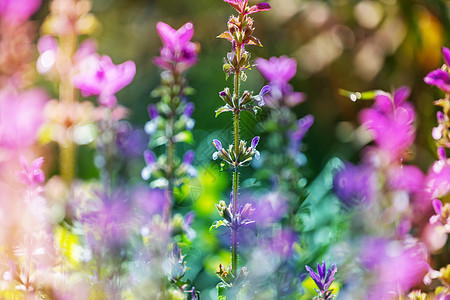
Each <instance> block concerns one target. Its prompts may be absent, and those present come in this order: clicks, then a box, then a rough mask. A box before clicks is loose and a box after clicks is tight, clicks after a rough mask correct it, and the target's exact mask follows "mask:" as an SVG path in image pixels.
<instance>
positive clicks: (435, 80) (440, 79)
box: [424, 47, 450, 93]
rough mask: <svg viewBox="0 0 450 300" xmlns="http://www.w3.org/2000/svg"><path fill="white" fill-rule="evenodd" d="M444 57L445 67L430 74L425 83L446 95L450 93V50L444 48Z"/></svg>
mask: <svg viewBox="0 0 450 300" xmlns="http://www.w3.org/2000/svg"><path fill="white" fill-rule="evenodd" d="M442 56H443V57H444V61H445V65H444V66H443V67H442V68H440V69H436V70H434V71H431V72H430V73H428V75H427V76H425V78H424V81H425V83H427V84H430V85H435V86H437V87H438V88H440V89H441V90H442V91H444V92H446V93H450V76H449V73H448V72H449V68H450V50H449V49H448V48H446V47H442Z"/></svg>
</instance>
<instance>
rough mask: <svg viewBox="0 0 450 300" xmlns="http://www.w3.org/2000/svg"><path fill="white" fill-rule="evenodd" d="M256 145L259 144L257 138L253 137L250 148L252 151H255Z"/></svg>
mask: <svg viewBox="0 0 450 300" xmlns="http://www.w3.org/2000/svg"><path fill="white" fill-rule="evenodd" d="M258 143H259V136H255V137H254V138H253V139H252V146H251V147H252V148H253V149H255V148H256V146H258Z"/></svg>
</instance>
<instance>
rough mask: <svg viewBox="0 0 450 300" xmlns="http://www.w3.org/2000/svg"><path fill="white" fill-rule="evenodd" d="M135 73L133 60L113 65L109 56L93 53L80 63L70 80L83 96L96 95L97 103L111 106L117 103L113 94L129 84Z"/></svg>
mask: <svg viewBox="0 0 450 300" xmlns="http://www.w3.org/2000/svg"><path fill="white" fill-rule="evenodd" d="M135 74H136V65H135V63H134V62H133V61H130V60H129V61H126V62H124V63H122V64H120V65H114V64H113V62H112V61H111V58H110V57H109V56H106V55H105V56H101V57H100V56H99V55H98V54H94V55H90V56H88V57H87V58H85V59H84V60H83V61H82V62H81V63H80V71H79V73H78V74H76V75H75V76H73V78H72V82H73V84H74V86H75V87H76V88H78V89H80V90H81V94H82V95H83V97H88V96H91V95H97V96H99V97H98V102H99V104H101V105H104V106H106V107H110V108H112V107H114V106H115V105H116V104H117V98H116V96H115V94H116V93H117V92H118V91H120V90H121V89H123V88H124V87H125V86H126V85H128V84H130V82H131V81H132V80H133V78H134V75H135Z"/></svg>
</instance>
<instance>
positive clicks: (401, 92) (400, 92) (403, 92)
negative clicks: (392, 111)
mask: <svg viewBox="0 0 450 300" xmlns="http://www.w3.org/2000/svg"><path fill="white" fill-rule="evenodd" d="M410 94H411V89H410V88H409V87H407V86H402V87H399V88H398V89H397V90H396V91H395V93H394V103H395V107H398V106H400V105H401V104H402V103H403V102H405V101H406V99H408V97H409V95H410Z"/></svg>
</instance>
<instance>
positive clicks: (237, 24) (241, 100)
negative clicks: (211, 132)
mask: <svg viewBox="0 0 450 300" xmlns="http://www.w3.org/2000/svg"><path fill="white" fill-rule="evenodd" d="M224 1H225V2H227V3H228V4H230V5H231V6H232V7H233V8H234V9H235V10H236V11H237V12H238V13H239V14H238V16H237V17H236V16H234V15H232V16H231V17H230V18H229V20H228V23H227V26H228V30H227V31H225V32H223V33H222V34H220V35H219V36H218V38H223V39H226V40H228V41H229V42H231V45H232V50H231V52H229V53H228V54H227V57H226V59H224V65H223V71H224V72H225V75H226V78H228V77H229V76H231V75H233V76H234V89H233V91H231V90H230V89H229V88H225V89H224V90H223V91H221V92H220V93H219V96H220V98H221V99H222V100H223V101H224V105H223V106H222V107H220V108H219V109H217V110H216V117H217V116H218V115H220V114H221V113H224V112H232V113H233V124H234V130H233V135H234V142H233V144H232V145H230V146H229V147H228V150H225V148H223V147H222V144H221V142H220V141H218V140H214V141H213V144H214V146H215V147H216V149H217V152H215V153H214V154H213V159H217V158H218V157H220V158H221V159H222V160H223V164H222V167H223V168H226V169H228V168H230V169H231V170H232V172H233V181H232V182H233V188H232V194H231V195H232V199H231V203H230V207H229V208H228V207H227V208H225V207H224V204H222V205H219V206H218V209H219V213H221V215H222V216H224V215H226V216H227V217H228V218H229V220H226V219H225V220H224V221H222V222H223V224H231V227H230V228H231V270H230V272H228V271H225V270H223V269H221V270H219V271H218V275H219V277H220V278H221V279H222V283H220V284H219V285H218V289H219V294H220V293H221V289H222V288H223V287H238V286H241V285H242V284H241V283H242V282H241V281H242V276H240V274H241V273H242V272H243V271H242V270H241V271H238V270H239V268H238V229H239V226H236V224H237V220H238V214H239V213H238V211H239V203H238V195H239V168H240V167H242V166H245V165H246V164H248V163H249V162H250V161H251V160H252V159H253V157H255V158H259V152H258V151H257V150H256V149H255V148H256V145H257V144H258V142H259V137H255V138H254V139H253V140H252V143H251V146H250V147H247V146H246V142H245V141H241V140H240V138H239V121H240V113H241V111H249V112H251V113H255V114H256V113H257V112H258V110H260V109H261V106H263V105H264V99H263V97H264V95H265V94H267V93H268V92H269V91H270V87H269V86H264V87H263V88H262V89H261V91H260V92H259V93H258V94H257V95H254V94H253V92H250V91H247V90H245V91H243V92H242V94H241V91H240V83H241V80H243V81H245V80H246V74H245V71H246V70H248V69H250V67H251V65H250V53H249V52H247V51H246V50H245V46H246V45H257V46H262V44H261V42H260V41H259V40H258V38H256V37H255V36H253V32H254V30H255V28H254V26H253V19H252V18H251V17H250V15H251V14H253V13H256V12H259V11H267V10H269V9H270V5H269V4H267V3H258V4H256V5H253V6H249V5H248V0H224ZM225 206H226V205H225ZM244 207H247V208H248V206H244ZM219 222H220V221H219ZM215 224H217V222H216V223H215ZM221 224H222V223H221ZM213 226H214V225H213ZM216 227H217V226H216ZM224 272H225V273H227V274H228V273H229V274H231V275H230V276H232V278H234V279H233V280H234V281H235V282H232V281H230V280H228V279H224V278H228V277H226V276H225V275H223V274H224ZM243 273H247V272H246V271H245V272H243ZM238 274H239V275H238ZM243 276H244V275H243ZM238 278H239V281H240V283H239V284H237V283H236V281H237V280H238ZM235 292H236V291H235Z"/></svg>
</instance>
